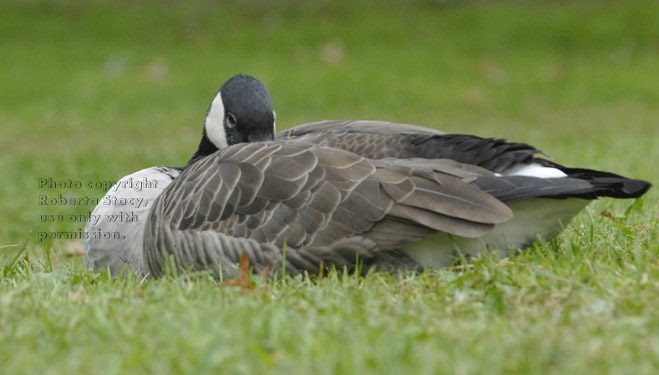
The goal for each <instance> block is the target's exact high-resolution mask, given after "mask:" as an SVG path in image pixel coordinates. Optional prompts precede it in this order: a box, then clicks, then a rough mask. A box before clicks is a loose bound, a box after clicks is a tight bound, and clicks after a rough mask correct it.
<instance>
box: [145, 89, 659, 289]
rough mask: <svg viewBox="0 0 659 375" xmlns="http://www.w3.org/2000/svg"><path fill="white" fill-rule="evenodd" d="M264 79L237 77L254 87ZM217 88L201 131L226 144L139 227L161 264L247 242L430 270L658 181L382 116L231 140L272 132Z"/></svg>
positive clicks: (264, 260)
mask: <svg viewBox="0 0 659 375" xmlns="http://www.w3.org/2000/svg"><path fill="white" fill-rule="evenodd" d="M255 87H256V86H253V85H245V84H242V85H240V86H239V90H244V91H246V92H247V94H246V93H244V92H243V93H242V94H243V95H245V96H248V97H249V96H250V95H249V93H250V92H251V90H254V89H255ZM258 87H261V86H258ZM259 90H260V89H259ZM220 92H221V93H222V94H221V95H218V97H216V98H215V99H214V100H213V101H212V102H211V106H210V108H209V110H208V113H207V116H206V120H205V124H204V129H205V130H204V138H203V139H202V144H203V143H204V142H208V139H210V142H212V143H213V145H214V146H215V147H210V146H209V147H208V148H209V149H213V148H217V149H219V151H217V152H214V153H202V154H203V155H201V156H199V157H197V158H194V157H193V158H192V159H191V163H189V164H188V166H187V168H185V169H184V170H183V172H182V173H181V174H180V175H179V176H178V177H176V178H175V179H174V180H173V182H172V183H171V184H169V185H168V186H167V187H166V188H165V189H164V191H162V193H160V194H159V195H158V196H157V198H156V199H155V201H153V204H152V207H151V209H150V211H149V214H148V215H146V218H145V223H144V224H143V225H145V226H144V227H141V229H140V230H144V236H143V237H144V240H143V252H144V258H143V261H144V267H145V268H144V271H146V272H148V273H149V274H150V275H152V276H155V277H158V276H160V275H162V273H163V271H164V268H165V263H166V262H167V261H168V259H171V260H173V261H174V262H175V264H176V267H179V268H182V269H188V270H210V271H212V272H213V273H214V274H215V275H222V276H225V277H231V276H234V275H235V272H236V268H235V264H236V263H237V262H238V259H239V257H240V255H241V254H242V253H245V254H247V255H248V256H249V258H250V261H251V265H252V266H253V267H254V268H255V270H257V271H258V270H261V269H263V268H264V267H265V266H267V265H269V266H270V268H271V269H274V270H284V269H285V271H286V272H288V273H291V274H297V273H300V272H304V271H309V272H312V273H313V272H317V271H318V269H319V267H320V266H321V264H324V265H325V266H337V267H344V266H345V267H348V268H350V269H352V268H354V267H355V265H356V261H357V260H359V261H361V262H363V264H364V266H365V269H368V268H369V267H371V266H376V267H378V268H387V269H401V268H406V269H423V268H426V267H436V266H445V265H450V264H451V263H453V262H454V260H455V259H456V258H457V257H459V256H471V255H475V254H478V253H479V252H482V251H488V250H495V249H496V250H497V251H499V253H500V254H501V255H503V256H506V255H508V250H509V249H517V248H522V247H525V246H527V245H529V244H530V243H531V242H532V241H534V240H536V239H537V238H538V237H542V238H544V239H551V238H553V237H555V236H556V235H557V234H558V233H559V232H560V230H561V228H562V225H564V224H567V223H568V222H569V221H570V220H571V219H572V217H574V216H575V215H576V214H577V213H578V212H579V211H580V210H581V209H582V208H584V207H585V206H586V205H587V204H588V203H589V202H590V201H591V200H592V199H596V198H598V197H614V198H633V197H639V196H641V195H643V194H644V193H645V192H646V191H647V190H648V189H649V188H650V186H651V185H650V183H648V182H645V181H640V180H632V179H627V178H625V177H621V176H618V175H615V174H611V173H607V172H599V171H593V170H588V169H576V168H567V167H564V166H561V165H559V164H557V163H554V162H551V161H548V160H546V159H543V158H540V157H538V156H536V155H537V154H539V153H540V152H539V151H538V150H537V149H536V148H534V147H532V146H529V145H526V144H522V143H509V142H506V141H504V140H500V139H484V138H480V137H476V136H470V135H456V134H445V133H442V132H439V131H435V130H430V129H426V128H423V127H419V126H414V125H406V124H394V123H385V122H377V121H324V122H318V123H312V124H305V125H300V126H298V127H295V128H292V129H290V130H287V131H283V132H281V133H278V134H277V135H276V137H275V140H273V141H264V142H249V143H241V144H234V143H238V142H240V141H252V140H257V138H260V139H259V140H264V139H266V138H268V137H266V136H263V134H262V135H261V136H260V137H254V138H252V137H250V135H249V134H247V135H245V134H244V135H243V136H242V138H240V139H239V140H238V142H236V141H235V140H231V139H230V137H228V136H227V137H225V136H224V135H222V131H229V130H231V126H227V124H230V123H231V122H234V120H233V119H232V114H231V113H230V111H229V110H228V108H229V107H228V104H227V99H228V98H226V97H225V95H224V88H223V89H222V90H220ZM236 97H240V96H236ZM260 98H261V99H264V98H265V96H263V95H262V96H261V97H260ZM267 99H268V101H269V96H267ZM258 103H259V107H258V108H254V109H252V108H251V106H252V105H253V103H252V102H248V101H245V102H243V103H242V104H240V105H242V106H243V107H242V109H243V110H244V112H245V113H250V112H251V111H252V110H253V111H256V112H259V113H264V114H265V113H266V112H267V113H271V114H272V118H271V120H272V121H271V124H270V123H269V120H270V117H268V118H267V120H268V121H263V122H264V124H262V126H260V127H257V129H264V128H267V126H270V125H272V126H274V112H272V110H271V108H272V107H271V105H270V106H265V107H268V109H269V112H268V111H265V112H264V111H261V106H262V103H261V101H258ZM233 104H234V105H239V104H237V103H235V102H234V103H233ZM259 118H261V120H265V119H266V118H265V117H263V116H261V117H259ZM218 130H219V131H218ZM248 131H250V130H248ZM206 135H208V137H206ZM206 138H208V139H206ZM204 139H206V141H205V140H204ZM197 154H199V152H198V153H197ZM423 240H426V241H432V243H431V245H428V244H424V243H423ZM136 246H138V247H139V244H137V245H136ZM284 249H285V252H284Z"/></svg>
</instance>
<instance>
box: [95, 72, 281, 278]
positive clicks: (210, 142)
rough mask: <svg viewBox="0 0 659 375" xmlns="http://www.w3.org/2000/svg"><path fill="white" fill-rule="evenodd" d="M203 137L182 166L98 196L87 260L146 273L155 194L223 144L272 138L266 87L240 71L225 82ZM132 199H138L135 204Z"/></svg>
mask: <svg viewBox="0 0 659 375" xmlns="http://www.w3.org/2000/svg"><path fill="white" fill-rule="evenodd" d="M204 124H205V125H204V128H203V132H202V137H201V142H200V143H199V147H198V149H197V151H196V152H195V153H194V154H193V155H192V157H191V158H190V160H189V161H188V163H187V164H186V165H185V166H182V167H164V166H158V167H152V168H147V169H143V170H140V171H138V172H135V173H132V174H130V175H128V176H125V177H123V178H121V179H120V180H119V181H118V182H117V183H116V184H115V185H114V186H113V187H112V188H111V189H110V190H109V191H108V192H107V194H105V196H104V197H103V198H102V199H101V200H100V201H99V204H98V205H97V206H96V208H95V209H94V211H93V212H92V214H91V215H90V219H89V221H88V222H87V225H86V226H85V236H84V249H85V261H86V263H87V265H89V266H90V267H92V268H93V269H94V270H96V271H100V270H106V269H109V270H110V273H111V274H112V275H117V274H119V273H120V271H121V270H122V269H124V268H127V269H129V270H133V271H135V272H137V273H138V274H144V262H143V254H142V253H143V250H142V242H143V233H144V224H145V222H146V217H147V216H148V214H149V210H150V209H151V205H152V203H153V201H154V200H155V198H156V197H157V196H158V195H159V194H160V193H161V192H162V191H163V190H164V189H165V188H166V187H167V186H168V185H169V184H170V183H171V182H172V181H173V180H174V179H175V178H176V177H177V176H178V175H179V174H180V173H181V172H182V171H183V170H184V169H185V168H187V167H188V166H189V165H192V164H193V163H195V162H196V161H198V160H200V159H202V158H204V157H205V156H207V155H210V154H212V153H213V152H215V151H217V150H218V147H219V148H224V147H226V146H227V145H232V144H237V143H241V142H257V141H265V140H271V139H272V138H273V136H274V131H275V113H274V111H273V109H272V100H271V99H270V94H269V93H268V90H267V89H266V87H265V86H264V85H263V84H262V83H261V82H260V81H258V80H256V79H254V78H252V77H249V76H243V75H237V76H234V77H232V78H231V79H229V80H228V81H226V82H225V83H224V84H223V85H222V87H221V88H220V91H218V93H217V94H216V95H215V97H214V98H213V101H212V102H211V104H210V106H209V107H208V111H207V112H206V117H205V122H204ZM131 200H133V201H137V202H138V203H137V204H132V203H131V202H132V201H131Z"/></svg>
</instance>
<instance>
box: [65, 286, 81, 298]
mask: <svg viewBox="0 0 659 375" xmlns="http://www.w3.org/2000/svg"><path fill="white" fill-rule="evenodd" d="M84 296H85V288H84V287H83V286H82V285H80V288H78V290H76V292H75V293H73V294H71V295H70V296H69V298H68V300H69V301H75V300H79V299H80V298H83V297H84Z"/></svg>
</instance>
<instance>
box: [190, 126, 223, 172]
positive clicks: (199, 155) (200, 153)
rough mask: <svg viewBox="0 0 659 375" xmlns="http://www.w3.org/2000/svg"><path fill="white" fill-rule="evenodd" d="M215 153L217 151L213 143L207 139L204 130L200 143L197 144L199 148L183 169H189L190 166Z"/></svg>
mask: <svg viewBox="0 0 659 375" xmlns="http://www.w3.org/2000/svg"><path fill="white" fill-rule="evenodd" d="M215 151H217V147H215V145H214V144H213V142H211V141H210V139H208V136H206V129H204V133H203V135H202V137H201V141H200V142H199V148H198V149H197V152H195V153H194V155H192V157H191V158H190V160H188V164H187V165H186V166H185V167H189V166H190V165H192V164H194V163H195V162H197V161H199V160H201V159H203V158H205V157H206V156H208V155H210V154H212V153H214V152H215Z"/></svg>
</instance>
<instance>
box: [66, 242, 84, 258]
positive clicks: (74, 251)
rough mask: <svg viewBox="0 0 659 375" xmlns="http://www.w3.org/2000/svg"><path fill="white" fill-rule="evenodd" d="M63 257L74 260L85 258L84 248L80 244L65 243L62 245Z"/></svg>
mask: <svg viewBox="0 0 659 375" xmlns="http://www.w3.org/2000/svg"><path fill="white" fill-rule="evenodd" d="M63 248H64V256H65V257H67V258H75V257H82V256H85V247H84V246H83V245H82V244H81V243H80V242H74V241H66V242H64V244H63Z"/></svg>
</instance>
